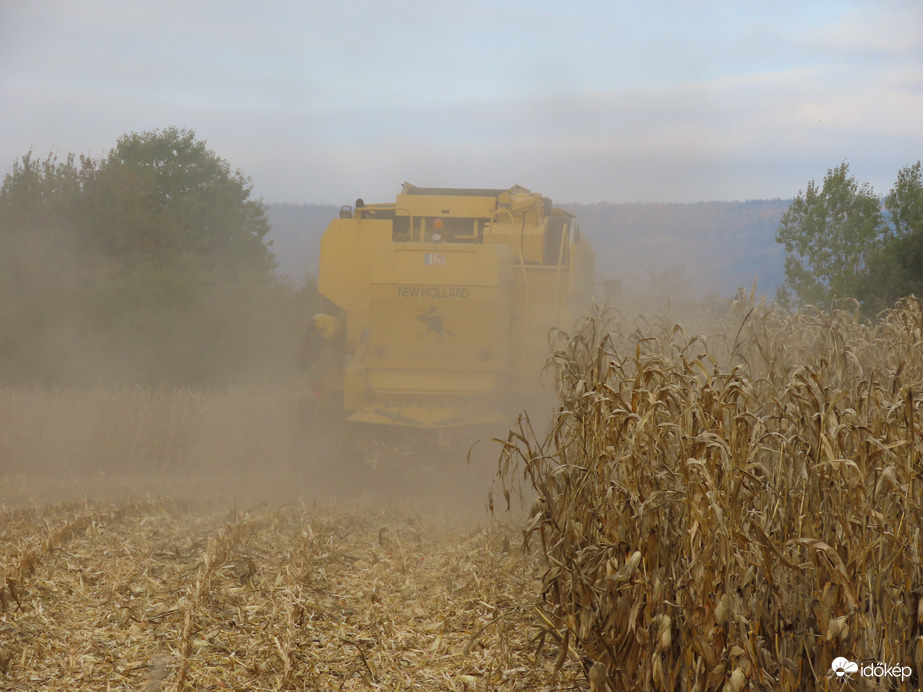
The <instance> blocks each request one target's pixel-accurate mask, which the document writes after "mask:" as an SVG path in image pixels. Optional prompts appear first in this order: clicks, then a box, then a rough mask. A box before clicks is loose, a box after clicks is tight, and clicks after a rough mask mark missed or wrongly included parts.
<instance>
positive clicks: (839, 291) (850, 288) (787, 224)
mask: <svg viewBox="0 0 923 692" xmlns="http://www.w3.org/2000/svg"><path fill="white" fill-rule="evenodd" d="M887 234H888V228H887V226H886V224H885V223H884V218H883V216H882V212H881V202H880V201H879V199H878V197H877V196H876V195H875V193H874V191H873V190H872V187H871V186H870V185H868V184H867V183H863V184H861V185H860V184H859V183H858V182H857V181H856V179H855V178H854V177H852V176H850V175H849V164H848V163H846V162H845V161H844V162H843V163H841V164H840V165H839V166H837V167H836V168H832V169H830V170H828V171H827V175H826V176H825V177H824V182H823V186H822V187H821V188H820V189H818V187H817V185H816V184H815V183H814V181H813V180H812V181H810V182H809V183H808V186H807V189H806V190H805V191H804V192H799V193H798V196H797V197H796V198H795V199H794V201H792V204H791V206H790V207H789V208H788V210H787V211H786V212H785V214H784V215H783V217H782V221H781V223H780V224H779V229H778V231H777V232H776V242H778V243H781V244H783V245H784V246H785V284H784V286H782V288H780V289H779V296H778V297H779V300H780V302H782V303H783V304H792V303H796V302H797V303H811V304H814V305H818V306H827V305H829V304H830V303H831V302H832V301H834V300H836V299H838V298H844V297H849V296H854V295H855V292H856V289H857V286H858V285H859V282H860V280H861V279H862V277H864V276H865V274H866V271H867V266H868V262H869V259H870V256H871V255H872V253H874V252H875V250H876V248H878V247H880V245H881V243H882V242H883V241H884V240H885V238H886V236H887Z"/></svg>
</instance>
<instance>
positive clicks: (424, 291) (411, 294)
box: [397, 286, 468, 298]
mask: <svg viewBox="0 0 923 692" xmlns="http://www.w3.org/2000/svg"><path fill="white" fill-rule="evenodd" d="M397 296H398V298H467V297H468V287H467V286H398V287H397Z"/></svg>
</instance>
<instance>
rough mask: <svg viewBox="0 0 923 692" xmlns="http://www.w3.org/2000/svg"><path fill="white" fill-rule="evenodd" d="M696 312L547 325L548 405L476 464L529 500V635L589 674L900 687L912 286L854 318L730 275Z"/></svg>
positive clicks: (909, 661)
mask: <svg viewBox="0 0 923 692" xmlns="http://www.w3.org/2000/svg"><path fill="white" fill-rule="evenodd" d="M716 319H717V324H716V323H715V322H711V327H705V328H703V330H702V331H697V332H691V331H687V330H686V329H684V328H683V327H682V326H680V325H679V324H676V323H675V322H674V321H672V320H667V319H660V320H656V319H655V320H647V321H639V322H628V321H626V320H624V319H622V318H621V317H620V316H619V315H618V314H615V313H612V312H601V313H599V314H597V315H595V316H594V317H592V318H589V319H588V320H586V321H585V322H584V323H583V324H582V326H581V328H580V329H579V330H577V331H575V333H573V334H564V333H558V334H557V335H555V338H554V355H553V357H552V359H551V361H550V364H549V366H550V367H551V369H552V370H553V374H554V376H555V380H556V382H557V383H558V388H559V393H560V399H561V406H560V409H559V411H558V413H557V414H556V415H555V417H554V420H553V422H552V425H551V426H550V429H549V430H548V432H547V434H543V435H537V434H536V432H535V431H534V430H533V429H532V427H531V424H530V422H529V420H528V418H527V417H522V418H521V419H520V421H519V423H518V424H517V426H515V427H514V428H513V429H512V430H511V432H510V434H509V437H508V438H507V440H506V443H505V447H504V451H503V456H502V459H501V462H500V469H499V473H498V488H499V489H500V490H502V492H503V494H504V496H505V499H506V503H507V506H509V503H510V501H511V497H512V496H513V495H515V494H516V493H517V492H518V493H520V495H521V496H526V497H527V496H528V495H529V494H531V495H532V497H534V498H535V503H534V505H533V506H532V511H531V513H530V515H531V518H530V519H529V521H528V523H527V524H526V526H525V529H524V535H525V538H526V540H527V541H529V542H530V544H532V545H534V546H538V547H539V548H540V551H541V554H542V556H543V557H544V561H545V572H544V575H543V578H542V581H541V594H540V598H539V599H538V601H537V609H538V613H539V617H538V620H537V624H538V625H539V627H540V628H541V630H542V633H541V636H540V637H539V640H538V643H539V646H546V645H548V644H549V643H551V644H552V645H556V646H558V647H559V648H560V650H561V652H562V653H561V656H560V660H562V661H563V660H564V659H565V658H567V657H571V656H573V655H574V652H577V655H579V656H580V657H581V659H582V661H583V664H584V668H585V670H586V672H587V675H588V678H589V682H590V688H591V689H592V690H594V692H597V691H600V692H601V691H604V690H612V691H613V692H615V691H621V690H645V691H646V690H701V691H706V690H723V691H728V692H738V691H739V690H744V689H748V690H828V689H830V690H850V689H918V686H919V684H920V683H919V681H920V680H921V679H923V676H921V666H923V637H921V634H923V632H921V624H923V574H921V555H920V553H921V545H923V544H921V536H920V531H921V526H923V504H921V503H923V478H921V465H920V464H921V462H920V455H921V451H923V442H921V440H920V429H921V427H923V411H921V404H920V398H921V395H923V309H921V304H920V303H919V302H918V301H916V300H914V299H910V300H907V301H906V302H904V303H902V304H901V305H899V306H898V307H897V308H896V309H894V310H893V311H891V312H890V313H889V314H887V315H886V316H885V317H884V318H883V319H882V320H881V321H880V322H878V323H874V324H871V323H866V322H863V321H862V320H861V319H860V318H859V315H858V314H857V312H856V310H854V309H852V308H851V306H849V305H843V306H840V307H839V308H837V309H834V310H832V311H830V312H821V311H816V310H811V309H808V310H804V311H802V312H799V313H797V314H789V313H784V312H779V311H776V310H774V309H771V308H769V307H766V306H765V305H764V304H763V303H761V302H757V301H756V300H755V299H754V297H753V296H752V295H751V296H747V295H746V294H744V293H742V292H741V293H739V294H738V296H737V299H736V300H735V301H734V302H733V304H732V305H731V306H730V308H729V309H728V310H727V311H726V312H725V313H723V314H722V315H720V316H719V317H718V318H716ZM523 493H525V495H523ZM565 652H567V653H565ZM839 657H844V658H846V659H848V660H849V661H851V662H855V663H856V664H857V665H858V666H862V665H863V663H867V662H878V663H883V664H886V665H889V666H892V667H893V666H899V667H900V671H901V672H900V675H899V676H896V675H885V676H884V677H877V678H870V677H864V676H863V674H859V673H857V672H855V671H854V670H852V669H851V670H850V671H848V672H849V673H850V674H849V675H843V676H838V675H837V674H836V672H835V671H834V670H833V667H832V664H833V661H834V659H837V658H839Z"/></svg>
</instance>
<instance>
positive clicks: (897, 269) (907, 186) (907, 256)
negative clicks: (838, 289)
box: [862, 161, 923, 312]
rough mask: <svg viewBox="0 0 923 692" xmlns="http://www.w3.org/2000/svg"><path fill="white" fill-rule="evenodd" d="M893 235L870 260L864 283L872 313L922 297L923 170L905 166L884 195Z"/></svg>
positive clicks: (918, 163)
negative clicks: (909, 298) (901, 301)
mask: <svg viewBox="0 0 923 692" xmlns="http://www.w3.org/2000/svg"><path fill="white" fill-rule="evenodd" d="M885 209H886V210H887V211H888V220H889V221H890V226H891V234H890V235H889V236H888V238H887V239H886V241H885V242H884V243H883V244H882V246H881V248H880V249H879V251H878V252H877V253H875V254H874V255H873V256H872V258H871V261H870V263H869V269H868V274H867V276H866V277H865V281H864V283H863V284H862V289H863V296H862V297H863V302H864V303H866V306H867V307H868V308H869V311H870V312H878V311H880V310H883V309H886V308H890V307H893V306H894V304H895V303H896V302H897V301H898V300H900V299H901V298H904V297H906V296H908V295H910V294H914V295H916V296H923V171H921V167H920V162H919V161H917V162H916V163H915V164H913V165H912V166H906V167H904V168H902V169H901V170H900V171H899V172H898V174H897V181H896V182H895V184H894V187H892V188H891V192H890V193H889V194H888V196H887V197H886V198H885Z"/></svg>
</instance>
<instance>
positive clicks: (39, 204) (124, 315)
mask: <svg viewBox="0 0 923 692" xmlns="http://www.w3.org/2000/svg"><path fill="white" fill-rule="evenodd" d="M268 232H269V222H268V220H267V217H266V211H265V208H264V206H263V204H262V201H261V200H259V199H253V197H252V186H251V183H250V181H249V179H247V178H246V177H245V176H244V175H243V174H242V173H241V172H240V171H234V170H232V169H231V167H230V165H229V164H228V163H227V162H226V161H224V160H223V159H221V158H220V157H218V156H217V155H216V154H215V153H214V152H213V151H211V150H209V149H208V148H207V147H206V144H205V142H204V141H200V140H197V139H196V137H195V134H194V133H193V132H192V131H190V130H181V129H177V128H168V129H166V130H162V131H161V130H155V131H152V132H145V133H140V134H137V133H131V134H128V135H125V136H123V137H121V138H120V139H119V140H118V142H117V144H116V146H115V147H114V148H113V149H112V150H111V151H110V152H109V154H108V155H107V156H106V157H105V158H103V159H102V160H100V161H94V160H92V159H90V158H89V157H79V158H77V157H74V156H73V155H69V156H67V157H66V158H65V159H63V160H59V159H58V158H57V157H55V156H49V157H48V158H47V159H46V160H44V161H37V160H35V159H34V158H33V157H32V155H31V153H30V154H27V155H26V156H24V157H22V160H21V161H17V162H16V163H15V164H14V165H13V167H12V170H11V171H10V173H8V174H7V176H6V177H5V178H4V181H3V184H2V187H0V290H2V294H0V381H7V382H13V381H19V382H22V381H28V382H33V381H34V382H47V383H59V384H68V383H76V382H93V381H95V380H97V379H99V378H104V379H118V380H123V381H132V382H151V381H163V380H167V381H173V382H180V383H185V384H196V383H204V384H217V383H221V382H225V381H229V380H234V379H238V377H239V375H240V374H241V373H242V372H245V371H247V370H249V369H251V367H252V366H253V363H254V362H257V363H261V362H262V363H265V362H269V361H271V360H272V356H271V355H269V354H268V352H267V349H272V348H284V347H279V346H273V345H272V343H271V342H272V341H273V338H274V336H275V334H276V333H277V332H278V330H279V329H290V330H291V331H292V333H291V334H290V335H288V334H286V335H284V336H282V337H281V339H280V341H281V342H282V343H283V344H284V343H285V340H287V339H288V340H290V349H291V351H292V352H293V351H294V349H295V343H296V334H297V332H298V330H299V329H300V326H301V324H300V322H301V320H300V319H298V318H297V317H296V316H295V315H293V313H292V311H293V310H294V309H295V300H294V299H293V296H294V288H293V287H292V286H290V285H288V284H286V283H284V282H281V281H280V280H279V279H278V278H277V277H276V276H275V274H274V272H273V269H274V267H275V260H274V258H273V256H272V253H271V252H270V249H269V246H268V244H267V243H266V242H265V241H266V235H267V233H268ZM298 317H300V316H298ZM288 322H291V323H292V324H291V326H290V327H289V325H288V324H287V323H288ZM273 355H276V354H273Z"/></svg>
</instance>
